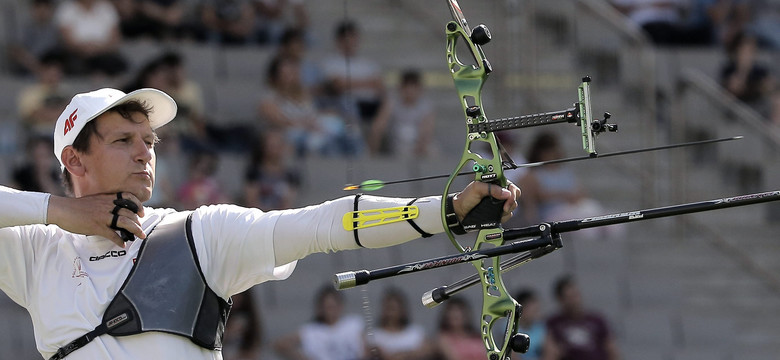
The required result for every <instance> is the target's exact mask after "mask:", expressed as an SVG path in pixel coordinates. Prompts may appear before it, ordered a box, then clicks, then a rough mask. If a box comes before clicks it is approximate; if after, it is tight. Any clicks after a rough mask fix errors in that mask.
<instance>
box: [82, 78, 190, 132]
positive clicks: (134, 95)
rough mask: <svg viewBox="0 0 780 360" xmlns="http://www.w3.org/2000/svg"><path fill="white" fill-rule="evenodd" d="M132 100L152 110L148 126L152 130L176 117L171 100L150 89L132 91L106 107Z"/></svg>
mask: <svg viewBox="0 0 780 360" xmlns="http://www.w3.org/2000/svg"><path fill="white" fill-rule="evenodd" d="M132 100H137V101H139V102H141V103H143V104H144V105H146V106H148V107H151V108H152V110H151V111H150V112H149V125H151V126H152V129H157V128H159V127H161V126H163V125H165V124H167V123H168V122H170V121H171V120H173V118H174V117H176V111H177V106H176V102H175V101H173V98H171V97H170V96H168V94H166V93H164V92H162V91H160V90H157V89H151V88H144V89H138V90H136V91H133V92H131V93H129V94H127V95H125V96H123V97H121V98H119V99H118V100H117V101H115V102H114V103H113V104H111V105H110V106H108V107H107V109H110V108H112V107H114V106H116V105H119V104H122V103H126V102H128V101H132ZM98 115H100V114H96V115H95V117H97V116H98Z"/></svg>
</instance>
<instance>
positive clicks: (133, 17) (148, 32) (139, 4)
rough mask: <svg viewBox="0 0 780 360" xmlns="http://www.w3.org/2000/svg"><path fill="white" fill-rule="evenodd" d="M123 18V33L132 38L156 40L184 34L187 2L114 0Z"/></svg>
mask: <svg viewBox="0 0 780 360" xmlns="http://www.w3.org/2000/svg"><path fill="white" fill-rule="evenodd" d="M114 4H115V5H116V7H117V10H118V11H119V15H120V18H121V19H122V21H121V24H120V27H121V29H122V34H123V35H124V36H125V37H127V38H130V39H135V38H139V37H150V38H152V39H155V40H158V41H160V40H166V39H172V38H181V37H182V36H183V35H184V31H185V24H184V15H185V10H186V9H185V4H184V3H183V1H182V0H114Z"/></svg>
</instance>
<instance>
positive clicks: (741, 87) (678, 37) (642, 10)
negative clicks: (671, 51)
mask: <svg viewBox="0 0 780 360" xmlns="http://www.w3.org/2000/svg"><path fill="white" fill-rule="evenodd" d="M610 1H611V2H612V4H613V5H614V6H615V7H616V8H617V9H618V10H620V11H621V12H622V13H623V14H625V16H626V18H627V19H628V21H629V22H630V23H631V24H633V25H635V26H637V27H639V28H640V29H641V30H642V31H643V32H644V33H645V34H646V35H647V36H648V38H649V39H650V40H651V41H652V43H653V44H655V45H657V46H714V47H719V48H721V49H723V52H724V54H725V57H726V60H725V62H724V64H723V65H722V67H721V71H720V74H712V76H713V77H716V78H718V79H719V80H720V83H721V85H722V86H723V87H724V88H726V90H728V91H729V92H730V93H731V94H733V95H734V96H735V97H736V98H738V99H739V100H741V101H744V102H745V103H747V104H748V105H750V106H751V107H752V108H753V109H754V110H756V111H757V112H758V113H759V114H761V115H762V116H764V117H765V118H766V119H767V120H768V121H769V122H771V123H773V124H775V125H779V126H780V85H779V84H778V83H777V81H776V79H775V76H774V75H773V74H772V69H771V64H767V63H765V62H763V61H762V60H761V59H760V58H759V56H758V50H759V49H763V50H765V51H767V52H771V53H776V52H777V51H780V2H777V1H772V0H610Z"/></svg>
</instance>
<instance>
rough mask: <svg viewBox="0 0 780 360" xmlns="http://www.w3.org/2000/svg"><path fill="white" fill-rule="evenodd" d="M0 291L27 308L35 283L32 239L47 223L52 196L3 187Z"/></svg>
mask: <svg viewBox="0 0 780 360" xmlns="http://www.w3.org/2000/svg"><path fill="white" fill-rule="evenodd" d="M0 204H1V205H2V206H0V290H2V291H3V292H5V293H6V295H8V296H9V297H10V298H11V299H12V300H13V301H14V302H16V303H17V304H20V305H22V306H25V305H26V304H27V297H28V296H27V295H28V288H29V286H28V284H29V283H30V281H31V279H32V276H33V275H32V267H31V262H32V259H34V256H33V244H32V240H31V239H33V238H44V237H45V236H43V235H42V234H38V233H37V232H41V231H44V230H43V229H44V227H41V226H22V225H31V224H44V223H46V215H47V212H46V210H47V207H48V204H49V194H44V193H36V192H25V191H17V190H14V189H11V188H7V187H3V186H0Z"/></svg>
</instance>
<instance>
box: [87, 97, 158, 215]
mask: <svg viewBox="0 0 780 360" xmlns="http://www.w3.org/2000/svg"><path fill="white" fill-rule="evenodd" d="M132 118H133V120H132V121H131V120H128V119H125V118H123V117H122V116H121V115H119V114H118V113H117V112H115V111H109V112H107V113H105V114H103V115H100V116H99V117H98V118H97V119H95V120H93V121H96V122H97V123H96V129H97V135H96V136H92V138H91V139H90V145H89V151H88V152H87V153H82V154H81V155H82V156H81V161H82V163H83V165H84V168H85V169H86V173H85V176H84V179H83V183H84V184H85V188H84V189H83V190H84V192H85V194H82V195H90V194H99V193H115V192H120V191H126V192H130V193H132V194H133V195H135V196H136V197H137V198H138V199H139V200H141V201H142V202H144V201H147V200H149V198H151V196H152V188H153V187H154V166H155V154H154V143H155V138H156V136H155V134H154V131H152V128H151V126H150V125H149V120H148V119H147V118H146V117H145V116H144V115H143V114H141V113H138V112H134V113H132Z"/></svg>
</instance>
